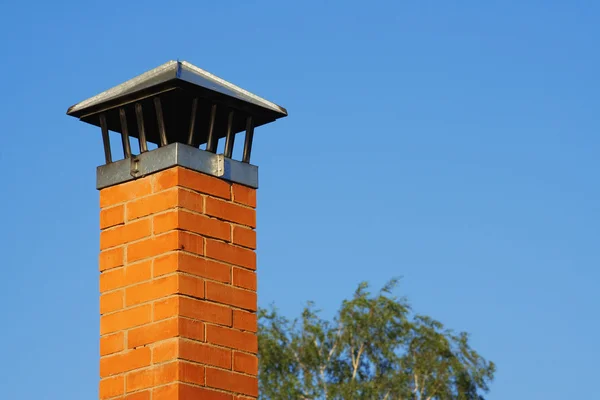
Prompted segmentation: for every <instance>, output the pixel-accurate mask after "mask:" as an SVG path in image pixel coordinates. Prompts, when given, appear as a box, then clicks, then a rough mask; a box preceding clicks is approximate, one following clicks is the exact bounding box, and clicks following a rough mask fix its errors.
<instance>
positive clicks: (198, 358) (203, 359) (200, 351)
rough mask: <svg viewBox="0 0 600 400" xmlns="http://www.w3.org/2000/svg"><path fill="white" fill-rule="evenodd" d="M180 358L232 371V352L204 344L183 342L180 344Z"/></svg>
mask: <svg viewBox="0 0 600 400" xmlns="http://www.w3.org/2000/svg"><path fill="white" fill-rule="evenodd" d="M179 358H181V359H183V360H189V361H194V362H197V363H201V364H205V365H213V366H215V367H221V368H227V369H231V350H228V349H223V348H220V347H215V346H210V345H207V344H204V343H199V342H192V341H188V340H181V341H180V342H179Z"/></svg>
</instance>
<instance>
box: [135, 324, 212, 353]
mask: <svg viewBox="0 0 600 400" xmlns="http://www.w3.org/2000/svg"><path fill="white" fill-rule="evenodd" d="M173 337H184V338H189V339H194V340H200V341H204V323H202V322H200V321H195V320H192V319H188V318H181V317H176V318H171V319H168V320H162V321H160V322H157V323H154V324H148V325H143V326H140V327H138V328H135V329H131V330H129V332H128V334H127V347H128V348H130V349H132V348H135V347H139V346H144V345H146V344H150V343H155V342H160V341H162V340H165V339H170V338H173Z"/></svg>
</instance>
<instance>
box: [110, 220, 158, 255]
mask: <svg viewBox="0 0 600 400" xmlns="http://www.w3.org/2000/svg"><path fill="white" fill-rule="evenodd" d="M150 222H151V221H150V220H149V219H143V220H139V221H135V222H130V223H128V224H126V225H120V226H117V227H114V228H111V229H106V230H103V231H102V232H100V249H101V250H104V249H107V248H109V247H115V246H120V245H122V244H125V243H129V242H133V241H136V240H138V239H142V238H145V237H147V236H150V234H151V232H152V231H151V225H150Z"/></svg>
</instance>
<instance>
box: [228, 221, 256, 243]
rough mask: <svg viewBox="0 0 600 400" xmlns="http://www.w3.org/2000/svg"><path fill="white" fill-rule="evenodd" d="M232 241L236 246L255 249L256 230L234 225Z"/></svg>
mask: <svg viewBox="0 0 600 400" xmlns="http://www.w3.org/2000/svg"><path fill="white" fill-rule="evenodd" d="M233 243H234V244H237V245H238V246H244V247H248V248H250V249H256V231H255V230H252V229H248V228H244V227H241V226H234V227H233Z"/></svg>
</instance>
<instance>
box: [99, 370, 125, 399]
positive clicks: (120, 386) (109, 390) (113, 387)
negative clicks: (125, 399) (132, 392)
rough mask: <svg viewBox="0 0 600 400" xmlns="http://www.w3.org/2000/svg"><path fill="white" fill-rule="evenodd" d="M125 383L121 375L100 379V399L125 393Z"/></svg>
mask: <svg viewBox="0 0 600 400" xmlns="http://www.w3.org/2000/svg"><path fill="white" fill-rule="evenodd" d="M124 389H125V383H124V378H123V377H122V376H115V377H113V378H107V379H102V380H101V381H100V386H99V397H100V399H109V398H111V397H116V396H120V395H122V394H123V393H125V390H124Z"/></svg>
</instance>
